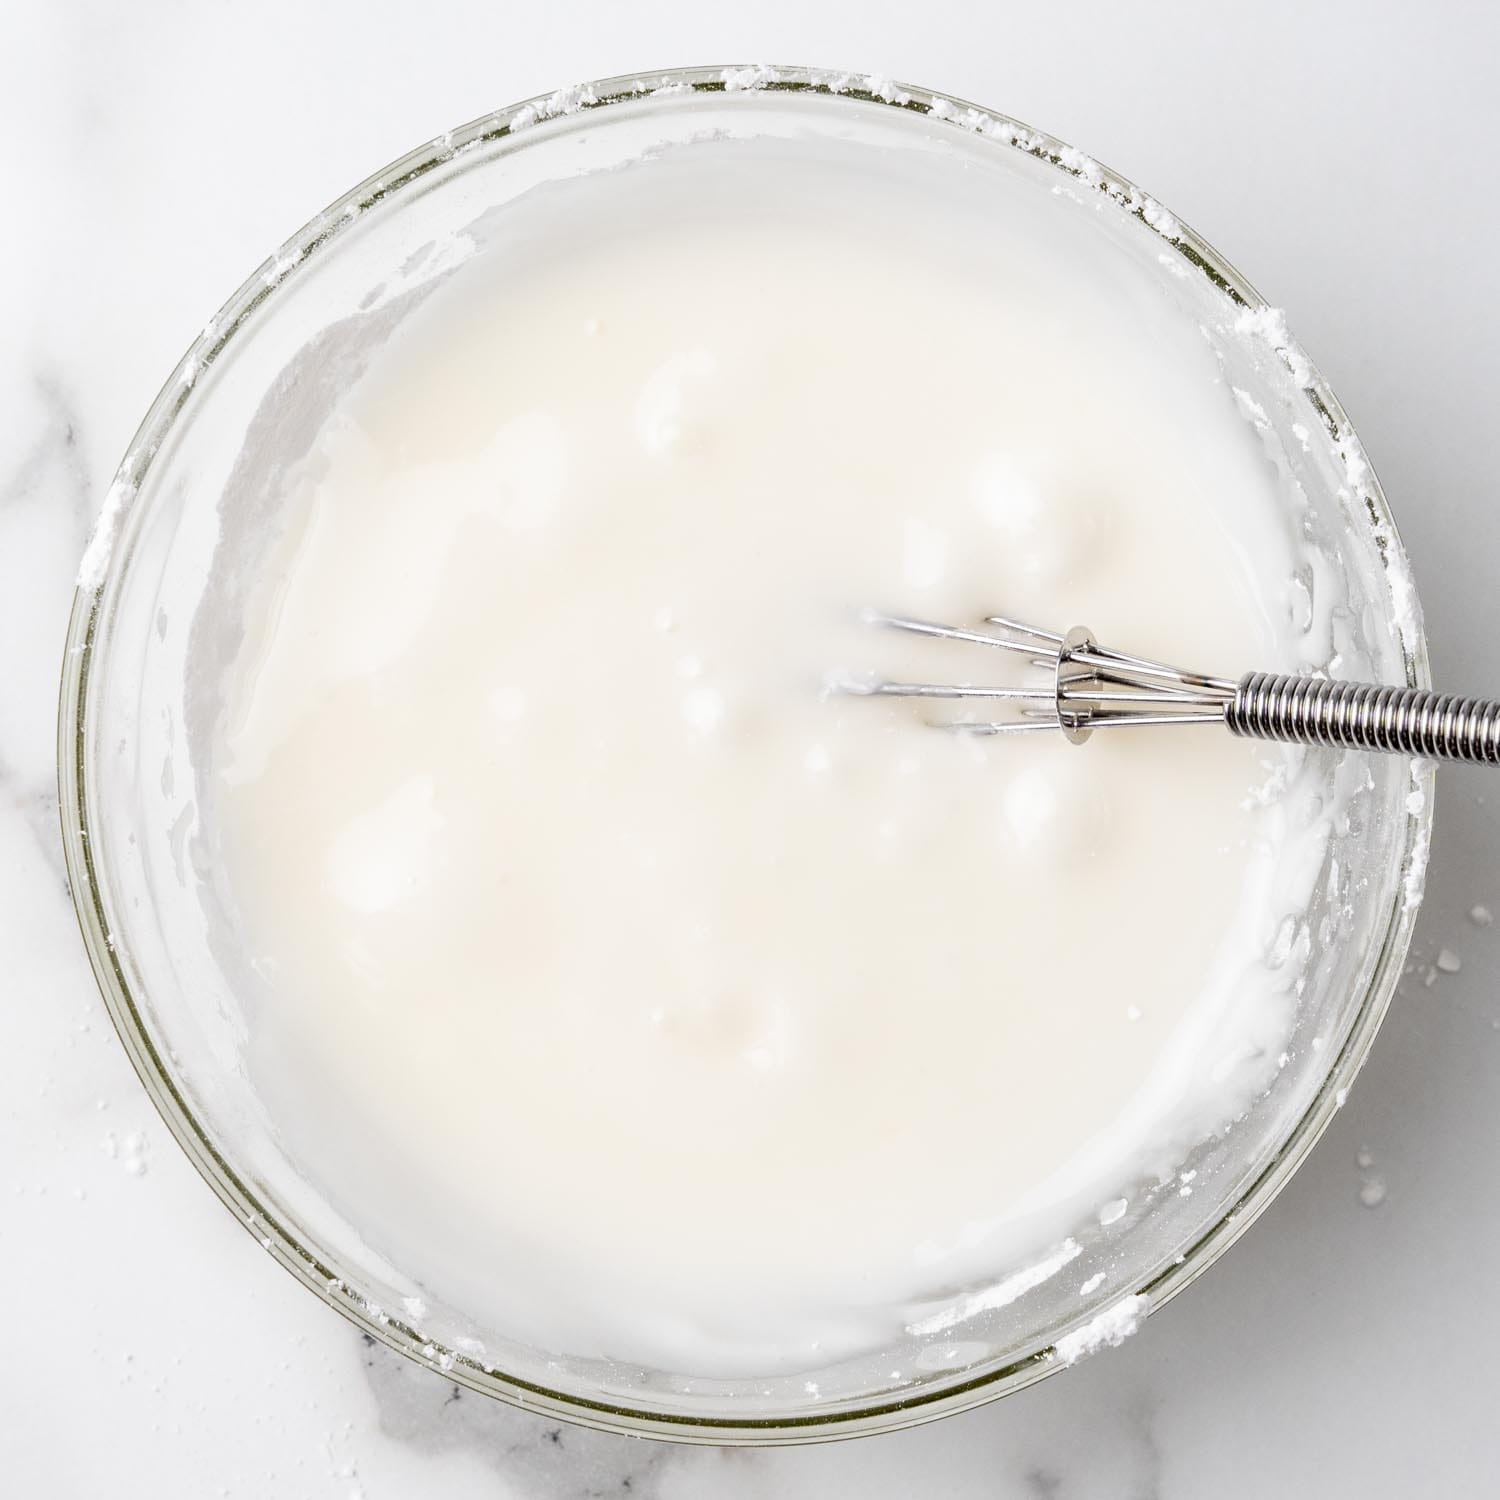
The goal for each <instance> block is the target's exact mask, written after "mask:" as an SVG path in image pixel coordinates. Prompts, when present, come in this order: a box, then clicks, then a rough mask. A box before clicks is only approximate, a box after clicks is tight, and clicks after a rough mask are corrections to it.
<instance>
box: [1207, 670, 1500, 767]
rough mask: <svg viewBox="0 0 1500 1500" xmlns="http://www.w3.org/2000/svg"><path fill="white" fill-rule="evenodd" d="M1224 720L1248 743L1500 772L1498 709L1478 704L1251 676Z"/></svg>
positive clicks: (1357, 685)
mask: <svg viewBox="0 0 1500 1500" xmlns="http://www.w3.org/2000/svg"><path fill="white" fill-rule="evenodd" d="M1224 718H1225V722H1226V723H1227V724H1228V725H1229V727H1230V729H1231V730H1232V731H1233V732H1234V733H1235V734H1238V735H1244V736H1247V737H1249V738H1251V739H1261V740H1290V741H1292V742H1294V743H1296V744H1301V745H1334V746H1338V747H1341V748H1343V749H1348V750H1384V751H1387V752H1390V753H1393V754H1396V755H1420V756H1425V757H1427V758H1428V759H1431V760H1458V761H1470V762H1474V763H1478V764H1483V765H1500V703H1494V702H1489V701H1487V700H1485V699H1483V698H1459V697H1456V696H1455V695H1453V694H1452V693H1429V692H1425V691H1424V690H1422V689H1421V688H1400V687H1382V686H1381V685H1380V684H1378V683H1374V682H1327V681H1322V680H1319V679H1315V678H1312V677H1295V676H1286V675H1281V674H1278V673H1272V672H1248V673H1246V675H1245V676H1244V677H1242V678H1240V681H1239V685H1238V687H1237V688H1236V690H1235V695H1234V700H1233V701H1232V702H1231V703H1230V704H1229V705H1228V706H1227V707H1226V709H1225V713H1224Z"/></svg>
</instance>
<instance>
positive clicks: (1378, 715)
mask: <svg viewBox="0 0 1500 1500" xmlns="http://www.w3.org/2000/svg"><path fill="white" fill-rule="evenodd" d="M865 619H866V620H867V621H868V622H869V623H870V624H874V625H881V626H886V627H889V628H891V629H894V630H901V631H906V632H908V633H910V634H914V635H924V636H936V637H939V638H941V639H944V640H950V641H957V642H960V643H963V644H967V645H977V646H986V647H989V648H992V649H994V650H998V651H1005V652H1010V653H1012V654H1013V655H1019V656H1024V657H1025V658H1026V660H1027V662H1028V664H1029V665H1031V666H1033V667H1040V668H1044V669H1046V671H1047V672H1048V673H1049V676H1050V681H1049V682H1048V684H1047V685H1046V686H1045V687H1043V686H1034V687H1009V686H1003V685H990V684H987V683H933V682H892V681H887V680H883V679H877V680H874V681H849V680H841V681H840V682H839V684H838V686H839V687H840V688H842V690H844V691H846V692H854V693H859V694H864V695H869V696H881V697H898V698H936V699H958V700H969V701H973V700H978V701H980V702H985V703H992V704H995V705H996V706H997V708H998V709H1001V710H1008V711H1009V712H1008V714H1007V715H1006V716H1004V717H1001V716H999V715H998V714H997V715H996V716H994V717H991V718H988V719H984V720H972V719H957V720H951V721H946V722H943V723H942V724H940V726H939V727H941V728H945V729H952V730H957V731H961V732H963V733H967V734H1021V733H1028V732H1036V731H1039V730H1057V731H1060V732H1061V733H1062V734H1063V735H1064V736H1065V737H1066V738H1067V739H1068V740H1069V741H1070V742H1071V743H1073V744H1075V745H1081V744H1082V743H1083V742H1084V741H1085V740H1087V739H1088V737H1089V736H1090V735H1091V734H1092V733H1093V732H1094V731H1095V730H1096V729H1118V728H1123V727H1125V726H1127V725H1135V726H1147V725H1165V724H1223V725H1226V726H1227V727H1228V728H1229V730H1230V731H1231V732H1232V733H1234V734H1237V735H1242V736H1247V737H1250V738H1255V739H1265V740H1283V741H1288V742H1291V743H1296V744H1309V745H1333V746H1341V747H1344V748H1348V749H1362V750H1381V751H1388V752H1391V753H1395V754H1403V755H1417V756H1426V757H1429V758H1432V759H1436V760H1458V761H1471V762H1480V763H1484V764H1490V765H1497V764H1500V703H1496V702H1491V701H1488V700H1485V699H1479V698H1458V697H1455V696H1453V695H1451V694H1439V693H1431V692H1426V691H1424V690H1422V689H1419V688H1406V687H1400V688H1397V687H1387V686H1383V685H1381V684H1379V683H1358V682H1334V681H1330V680H1327V679H1322V678H1312V677H1302V676H1297V675H1295V674H1284V673H1267V672H1249V673H1246V675H1245V676H1244V677H1242V678H1240V679H1239V681H1238V682H1235V681H1232V680H1231V679H1229V678H1227V677H1212V676H1209V675H1207V674H1205V673H1202V672H1190V671H1187V670H1186V669H1184V668H1181V667H1174V666H1169V665H1168V664H1167V663H1165V662H1158V661H1150V660H1147V659H1146V658H1144V657H1139V656H1129V655H1127V654H1126V653H1124V652H1122V651H1115V650H1113V649H1111V648H1110V647H1108V646H1103V645H1101V644H1100V643H1099V641H1098V640H1097V638H1096V637H1095V636H1094V634H1093V632H1092V631H1090V630H1088V629H1086V628H1084V627H1083V626H1076V627H1075V628H1073V629H1072V630H1068V631H1065V632H1063V633H1058V632H1056V631H1051V630H1042V629H1039V628H1038V627H1037V626H1034V625H1028V624H1026V623H1025V622H1024V621H1021V620H1013V619H1010V618H1008V617H1007V616H1004V615H987V616H986V617H985V619H984V622H983V624H984V627H985V628H982V629H978V628H966V627H963V626H955V625H940V624H936V623H934V622H932V621H930V620H916V619H912V618H909V617H907V616H903V615H888V614H880V613H877V612H875V611H869V612H867V613H866V615H865Z"/></svg>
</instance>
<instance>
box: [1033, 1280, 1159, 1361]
mask: <svg viewBox="0 0 1500 1500" xmlns="http://www.w3.org/2000/svg"><path fill="white" fill-rule="evenodd" d="M1150 1310H1151V1299H1150V1298H1149V1297H1147V1296H1145V1295H1144V1293H1140V1292H1137V1293H1136V1294H1135V1295H1134V1296H1130V1297H1122V1298H1121V1299H1120V1300H1119V1301H1118V1302H1114V1303H1111V1304H1110V1305H1109V1306H1108V1307H1106V1308H1105V1309H1104V1311H1103V1312H1101V1313H1099V1314H1098V1315H1097V1316H1096V1317H1092V1318H1090V1319H1089V1321H1088V1322H1087V1323H1085V1324H1084V1325H1083V1327H1082V1328H1075V1329H1074V1330H1073V1332H1072V1333H1070V1334H1067V1335H1065V1336H1064V1337H1063V1338H1060V1339H1058V1341H1057V1343H1056V1344H1055V1345H1053V1349H1052V1357H1053V1358H1054V1359H1056V1360H1059V1361H1061V1363H1063V1364H1065V1365H1072V1364H1077V1362H1078V1361H1079V1360H1080V1359H1083V1358H1085V1357H1086V1356H1088V1355H1090V1354H1096V1353H1097V1352H1098V1351H1099V1350H1100V1349H1104V1348H1111V1349H1112V1348H1114V1347H1115V1346H1116V1345H1117V1344H1123V1343H1124V1342H1125V1340H1126V1339H1128V1338H1129V1337H1130V1335H1131V1334H1133V1333H1134V1332H1135V1331H1136V1329H1137V1328H1139V1327H1140V1326H1141V1323H1142V1322H1143V1321H1144V1319H1145V1317H1146V1314H1147V1313H1148V1312H1149V1311H1150Z"/></svg>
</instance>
